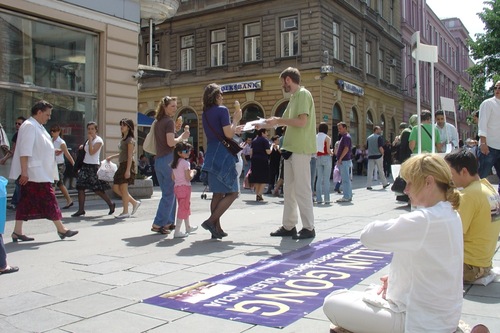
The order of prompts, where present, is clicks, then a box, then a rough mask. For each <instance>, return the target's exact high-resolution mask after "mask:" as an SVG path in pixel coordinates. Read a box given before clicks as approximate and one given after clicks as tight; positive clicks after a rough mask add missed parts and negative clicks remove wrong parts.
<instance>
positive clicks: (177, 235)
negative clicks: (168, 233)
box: [174, 231, 188, 238]
mask: <svg viewBox="0 0 500 333" xmlns="http://www.w3.org/2000/svg"><path fill="white" fill-rule="evenodd" d="M187 236H188V234H186V233H183V232H182V231H179V232H176V233H174V238H184V237H187Z"/></svg>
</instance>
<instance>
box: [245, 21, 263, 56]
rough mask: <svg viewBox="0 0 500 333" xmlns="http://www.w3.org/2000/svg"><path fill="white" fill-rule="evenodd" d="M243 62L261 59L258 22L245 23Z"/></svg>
mask: <svg viewBox="0 0 500 333" xmlns="http://www.w3.org/2000/svg"><path fill="white" fill-rule="evenodd" d="M244 30H245V62H250V61H258V60H260V59H262V46H261V36H260V33H261V27H260V23H259V22H256V23H250V24H245V27H244Z"/></svg>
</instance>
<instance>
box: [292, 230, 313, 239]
mask: <svg viewBox="0 0 500 333" xmlns="http://www.w3.org/2000/svg"><path fill="white" fill-rule="evenodd" d="M314 237H316V231H314V229H313V230H309V229H305V228H303V229H302V230H300V231H299V233H298V234H296V235H293V236H292V238H293V239H307V238H314Z"/></svg>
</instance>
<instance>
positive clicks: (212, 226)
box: [201, 220, 222, 239]
mask: <svg viewBox="0 0 500 333" xmlns="http://www.w3.org/2000/svg"><path fill="white" fill-rule="evenodd" d="M201 227H202V228H203V229H205V230H208V231H210V233H211V234H212V236H213V237H215V238H219V239H220V238H222V235H221V234H220V233H218V232H217V229H216V228H215V224H214V223H210V222H208V220H207V221H205V222H203V223H202V224H201Z"/></svg>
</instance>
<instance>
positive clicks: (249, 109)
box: [241, 104, 264, 124]
mask: <svg viewBox="0 0 500 333" xmlns="http://www.w3.org/2000/svg"><path fill="white" fill-rule="evenodd" d="M259 117H260V118H264V111H262V109H261V108H260V106H258V105H256V104H249V105H247V106H245V107H244V108H243V116H242V117H241V124H246V123H247V122H249V121H253V120H257V119H259Z"/></svg>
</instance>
